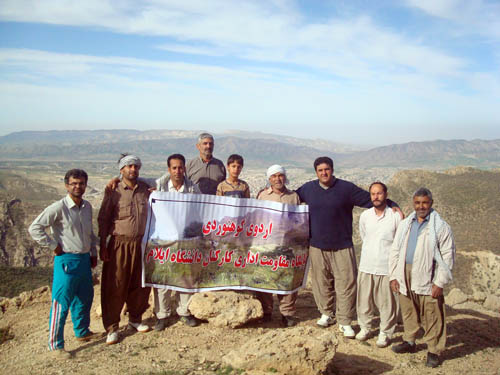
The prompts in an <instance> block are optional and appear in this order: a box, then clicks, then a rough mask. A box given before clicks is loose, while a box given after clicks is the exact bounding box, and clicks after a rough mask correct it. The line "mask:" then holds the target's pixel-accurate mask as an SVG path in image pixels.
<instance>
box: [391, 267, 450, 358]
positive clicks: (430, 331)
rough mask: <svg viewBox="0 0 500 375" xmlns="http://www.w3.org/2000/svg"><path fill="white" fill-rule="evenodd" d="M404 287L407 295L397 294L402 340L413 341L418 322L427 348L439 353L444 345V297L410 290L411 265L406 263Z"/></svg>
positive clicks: (418, 327)
mask: <svg viewBox="0 0 500 375" xmlns="http://www.w3.org/2000/svg"><path fill="white" fill-rule="evenodd" d="M405 273H406V289H407V290H408V296H405V295H404V294H402V293H400V294H399V303H400V305H401V312H402V314H403V326H404V333H403V340H405V341H413V342H415V337H416V335H417V332H418V330H419V329H420V324H421V325H422V328H423V329H424V337H423V340H424V341H425V342H426V343H427V349H428V351H429V352H431V353H434V354H439V353H441V352H442V351H443V350H444V348H445V346H446V322H445V313H444V297H443V296H441V297H439V298H432V296H426V295H421V294H416V293H414V292H413V291H412V290H411V265H410V264H407V265H406V270H405Z"/></svg>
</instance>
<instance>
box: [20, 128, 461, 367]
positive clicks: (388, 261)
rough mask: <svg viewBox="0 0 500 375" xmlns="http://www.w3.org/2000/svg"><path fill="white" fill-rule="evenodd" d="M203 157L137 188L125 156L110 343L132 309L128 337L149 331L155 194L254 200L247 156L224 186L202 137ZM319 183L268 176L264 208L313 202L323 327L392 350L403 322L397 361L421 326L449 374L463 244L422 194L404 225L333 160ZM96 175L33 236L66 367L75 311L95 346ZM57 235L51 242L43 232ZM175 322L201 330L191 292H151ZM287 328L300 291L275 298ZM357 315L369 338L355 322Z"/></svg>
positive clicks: (110, 233)
mask: <svg viewBox="0 0 500 375" xmlns="http://www.w3.org/2000/svg"><path fill="white" fill-rule="evenodd" d="M196 147H197V149H198V151H199V157H197V158H195V159H192V160H190V161H189V162H188V163H186V161H185V159H184V157H183V156H182V155H181V154H173V155H171V156H170V157H169V158H168V160H167V165H168V172H169V173H168V174H167V175H164V176H162V177H160V178H159V179H157V180H153V181H150V180H147V179H141V178H139V170H140V168H141V160H140V159H139V158H138V157H137V156H134V155H122V157H121V158H120V160H119V162H118V164H119V170H120V178H119V179H115V180H113V181H111V182H110V184H108V188H107V189H106V191H105V195H104V199H103V202H102V205H101V208H100V211H99V216H98V224H99V233H98V234H99V238H100V252H99V255H100V258H101V260H102V261H103V270H102V280H101V305H102V318H103V324H104V328H105V329H106V332H107V338H106V343H107V344H116V343H117V342H119V334H118V328H119V321H120V313H121V311H122V309H123V307H124V305H125V304H126V306H127V310H128V314H129V327H131V328H132V329H135V330H137V331H139V332H147V331H149V330H150V327H149V326H148V325H146V324H144V323H143V322H142V315H143V313H144V312H145V311H146V309H147V308H148V298H149V293H150V288H142V286H141V277H142V276H141V270H142V267H141V240H142V236H143V235H144V232H145V225H146V217H147V202H148V198H149V194H150V192H151V189H152V188H153V189H157V190H160V191H168V192H180V193H195V194H212V195H214V194H218V195H227V196H232V197H237V198H238V197H240V198H249V197H250V193H249V187H248V184H246V183H245V182H244V181H242V180H240V179H239V178H238V176H239V174H240V172H241V169H242V168H243V158H242V157H241V156H239V155H231V156H230V157H229V159H228V163H227V167H228V171H229V176H228V177H227V179H226V167H225V166H224V163H223V162H221V161H220V160H218V159H216V158H215V157H213V150H214V139H213V137H212V136H211V135H210V134H208V133H202V134H200V136H199V137H198V143H197V145H196ZM314 169H315V172H316V175H317V177H318V179H316V180H313V181H310V182H307V183H305V184H303V185H302V186H301V187H300V188H298V189H297V190H296V191H291V190H289V189H288V188H287V187H286V183H287V176H286V170H285V168H283V167H282V166H280V165H273V166H271V167H270V168H269V169H268V170H267V179H268V186H267V187H266V188H264V189H262V190H261V191H259V193H258V194H257V196H256V198H257V199H262V200H270V201H276V202H281V203H286V204H307V205H308V206H309V215H310V249H309V258H310V267H311V269H310V272H311V275H312V291H313V295H314V299H315V302H316V305H317V307H318V309H319V311H320V313H321V317H320V319H319V320H318V321H317V325H318V326H320V327H328V326H331V325H333V324H335V323H336V321H338V327H339V330H340V332H341V333H342V334H343V335H344V336H345V337H347V338H356V339H358V340H367V339H368V338H370V337H371V335H372V333H373V331H374V330H375V329H376V328H375V327H374V326H373V322H374V319H375V315H376V313H377V311H378V312H379V315H380V326H379V335H378V339H377V341H376V345H377V346H379V347H386V346H388V345H389V344H390V341H391V338H392V337H393V335H394V331H395V328H396V324H397V316H398V310H399V306H400V308H401V312H402V318H403V325H404V334H403V342H402V343H400V344H397V345H393V347H392V349H393V351H394V352H396V353H413V352H415V350H416V345H415V338H416V335H417V332H418V330H419V328H420V325H422V327H423V329H424V331H425V333H424V337H423V338H424V341H426V343H427V345H428V355H427V362H426V364H427V365H428V366H431V367H435V366H438V365H439V364H440V358H439V354H440V353H441V352H442V350H443V349H444V347H445V342H446V326H445V320H444V299H443V287H444V286H445V285H446V284H447V283H448V282H449V281H450V280H451V268H452V267H453V262H454V254H455V245H454V241H453V235H452V232H451V229H450V227H449V225H448V224H447V223H446V222H444V221H443V220H442V219H441V217H440V216H439V215H438V214H437V212H436V211H435V210H433V209H432V204H433V200H432V193H431V192H430V191H429V190H427V189H425V188H421V189H418V190H417V191H416V192H415V193H414V195H413V197H412V200H413V206H414V209H415V210H414V212H413V213H412V214H411V215H410V216H409V217H408V218H406V219H404V220H402V218H403V213H402V212H401V210H400V209H399V207H398V205H397V204H396V203H394V202H392V201H391V200H389V199H387V187H386V186H385V185H384V184H383V183H382V182H374V183H373V184H372V185H371V186H370V188H369V191H368V192H367V191H365V190H363V189H361V188H359V187H358V186H356V185H355V184H353V183H351V182H349V181H345V180H342V179H339V178H336V177H335V176H334V174H333V173H334V167H333V161H332V160H331V159H330V158H329V157H319V158H317V159H316V160H315V161H314ZM87 180H88V176H87V174H86V173H85V172H84V171H82V170H78V169H74V170H70V171H68V172H67V174H66V176H65V186H66V190H67V192H68V195H67V196H66V197H65V198H63V199H62V200H60V201H58V202H55V203H53V204H52V205H50V206H49V207H47V208H46V209H45V210H44V211H43V212H42V213H41V214H40V215H39V216H38V217H37V218H36V219H35V221H34V222H33V224H32V225H31V226H30V229H29V231H30V234H31V235H32V237H33V238H34V239H35V240H37V241H38V242H39V243H40V244H42V245H45V246H48V247H49V248H51V249H52V250H53V251H54V255H55V260H54V282H53V288H52V307H51V313H50V327H49V349H50V350H51V351H52V352H53V353H54V355H56V356H61V357H64V358H68V357H70V354H69V353H68V352H67V351H65V350H64V336H63V332H64V323H65V320H66V317H67V314H68V311H69V310H71V316H72V320H73V325H74V332H75V336H76V337H77V340H83V341H85V340H89V339H91V338H92V337H93V336H94V334H93V332H91V331H90V329H89V323H90V306H91V304H92V299H93V288H92V277H91V267H95V266H96V264H97V249H96V243H97V238H96V237H95V236H94V234H93V232H92V208H91V206H90V204H89V202H87V201H86V200H84V199H83V198H82V196H83V194H84V193H85V188H86V185H87ZM354 206H358V207H364V208H368V210H366V211H364V212H363V213H362V215H361V217H360V223H359V225H360V235H361V239H362V241H363V246H362V251H361V259H360V265H359V274H358V267H357V262H356V255H355V251H354V247H353V242H352V232H353V229H352V221H353V208H354ZM46 228H51V231H52V237H50V236H49V235H48V234H47V233H46V232H45V229H46ZM174 295H175V296H176V300H177V310H176V312H177V314H178V315H179V317H180V319H181V321H182V322H184V323H185V324H186V325H188V326H197V325H198V324H199V321H198V320H197V319H196V318H195V317H194V316H193V315H192V314H191V313H190V311H189V303H190V301H191V297H192V294H191V293H173V292H172V291H170V290H164V289H156V288H155V289H154V301H155V306H154V311H155V314H156V318H157V321H156V325H155V327H154V328H155V330H158V331H161V330H163V329H165V327H166V326H167V321H168V318H169V317H170V316H171V314H172V306H173V304H174V301H173V299H174V298H173V297H174ZM257 298H258V299H259V300H260V301H261V303H262V306H263V310H264V317H263V321H270V320H271V319H272V311H273V296H272V294H269V293H257ZM278 298H279V310H280V312H281V319H282V322H283V324H284V325H285V326H288V327H291V326H294V325H296V324H297V323H298V319H297V318H296V316H295V303H296V300H297V293H296V292H295V293H292V294H288V295H284V296H281V295H280V296H278ZM356 317H357V320H358V324H359V326H360V331H359V332H358V333H357V334H356V333H355V332H354V329H353V327H352V321H353V320H355V319H356Z"/></svg>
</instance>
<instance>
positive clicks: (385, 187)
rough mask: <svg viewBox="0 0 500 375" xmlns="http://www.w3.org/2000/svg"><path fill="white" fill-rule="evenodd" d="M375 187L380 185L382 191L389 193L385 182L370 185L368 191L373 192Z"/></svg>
mask: <svg viewBox="0 0 500 375" xmlns="http://www.w3.org/2000/svg"><path fill="white" fill-rule="evenodd" d="M373 185H380V186H382V189H383V190H384V193H387V186H385V184H384V183H383V182H380V181H375V182H372V184H371V185H370V188H369V189H368V191H371V190H372V186H373Z"/></svg>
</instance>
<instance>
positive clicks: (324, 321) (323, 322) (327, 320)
mask: <svg viewBox="0 0 500 375" xmlns="http://www.w3.org/2000/svg"><path fill="white" fill-rule="evenodd" d="M316 324H317V325H319V326H320V327H323V328H326V327H328V326H331V325H333V324H335V319H334V318H332V317H330V316H328V315H325V314H322V315H321V318H320V319H319V320H318V321H317V322H316Z"/></svg>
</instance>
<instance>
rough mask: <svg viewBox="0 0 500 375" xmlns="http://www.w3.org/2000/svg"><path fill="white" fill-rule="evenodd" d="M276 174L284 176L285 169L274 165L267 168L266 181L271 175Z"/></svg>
mask: <svg viewBox="0 0 500 375" xmlns="http://www.w3.org/2000/svg"><path fill="white" fill-rule="evenodd" d="M276 173H281V174H284V175H285V176H286V170H285V168H283V167H282V166H281V165H279V164H274V165H271V166H270V167H269V168H267V172H266V175H267V179H269V177H271V176H272V175H273V174H276Z"/></svg>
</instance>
